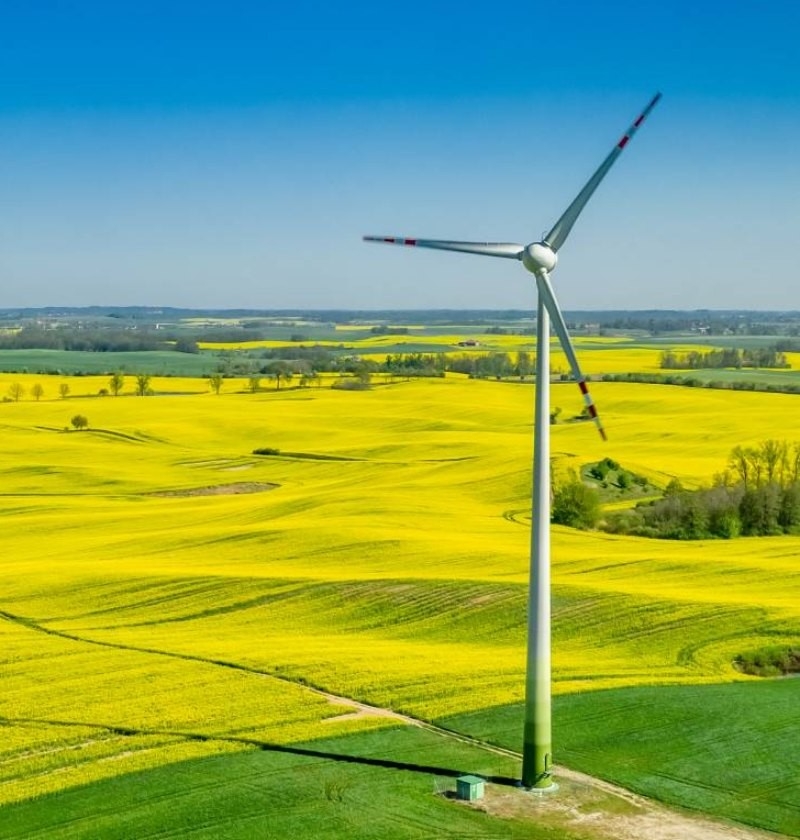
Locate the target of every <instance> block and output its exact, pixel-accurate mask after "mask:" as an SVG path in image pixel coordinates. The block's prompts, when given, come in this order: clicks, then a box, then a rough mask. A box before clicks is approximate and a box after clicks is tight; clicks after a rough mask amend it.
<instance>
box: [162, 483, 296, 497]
mask: <svg viewBox="0 0 800 840" xmlns="http://www.w3.org/2000/svg"><path fill="white" fill-rule="evenodd" d="M276 487H280V485H279V484H270V483H267V482H260V481H240V482H238V483H236V484H214V485H212V486H210V487H187V488H185V489H183V490H156V491H155V492H153V493H148V494H147V495H148V496H234V495H237V494H239V493H266V492H267V490H274V489H275V488H276Z"/></svg>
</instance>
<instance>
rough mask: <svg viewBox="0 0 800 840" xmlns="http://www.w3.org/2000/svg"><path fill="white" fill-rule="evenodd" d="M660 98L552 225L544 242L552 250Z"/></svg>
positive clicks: (627, 132)
mask: <svg viewBox="0 0 800 840" xmlns="http://www.w3.org/2000/svg"><path fill="white" fill-rule="evenodd" d="M659 99H661V94H660V93H657V94H656V95H655V96H654V97H653V98H652V99H651V100H650V102H649V103H648V104H647V107H646V108H645V109H644V111H642V113H641V114H639V116H638V117H637V118H636V119H635V120H634V121H633V122H632V123H631V126H630V128H629V129H628V130H627V131H626V132H625V134H623V135H622V137H621V138H620V140H619V142H618V143H617V145H616V146H614V148H613V149H612V150H611V153H610V154H609V155H608V157H607V158H606V159H605V160H604V161H603V162H602V163H601V164H600V166H599V167H598V169H597V171H596V172H595V173H594V175H592V177H591V178H589V180H588V181H587V182H586V186H585V187H584V188H583V189H582V190H581V191H580V192H579V193H578V195H577V196H576V197H575V200H574V201H573V202H572V204H570V206H569V207H567V209H566V210H565V211H564V214H563V215H562V216H561V218H560V219H559V220H558V221H557V222H556V223H555V224H554V225H553V229H552V230H551V231H550V233H548V234H547V236H546V237H545V242H546V243H547V244H548V245H549V246H550V247H551V248H552V249H553V250H554V251H558V249H559V248H560V247H561V246H562V245H563V244H564V242H565V240H566V238H567V236H569V232H570V231H571V230H572V226H573V225H574V224H575V221H576V220H577V218H578V216H580V214H581V210H583V208H584V207H585V206H586V202H587V201H588V200H589V199H590V198H591V197H592V193H594V191H595V190H596V189H597V187H598V185H599V183H600V182H601V181H602V180H603V178H605V177H606V174H607V172H608V170H609V169H611V167H612V166H613V164H614V161H615V160H616V159H617V158H618V157H619V156H620V155H621V154H622V150H623V149H624V148H625V146H627V145H628V141H629V140H630V139H631V138H632V137H633V135H634V134H636V132H637V131H638V130H639V127H640V126H641V124H642V123H643V122H644V121H645V118H646V117H647V115H648V114H649V113H650V112H651V111H652V110H653V108H655V106H656V103H657V102H658V100H659Z"/></svg>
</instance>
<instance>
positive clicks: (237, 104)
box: [0, 0, 800, 309]
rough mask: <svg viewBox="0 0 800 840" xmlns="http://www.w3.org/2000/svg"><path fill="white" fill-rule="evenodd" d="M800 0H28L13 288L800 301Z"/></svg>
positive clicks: (8, 268)
mask: <svg viewBox="0 0 800 840" xmlns="http://www.w3.org/2000/svg"><path fill="white" fill-rule="evenodd" d="M799 34H800V3H797V2H795V1H794V0H776V2H773V3H771V4H761V3H755V2H746V1H745V0H730V2H725V3H722V2H716V0H712V1H711V2H704V3H701V4H696V3H688V2H664V3H661V4H658V6H657V7H655V6H654V7H653V8H650V4H644V3H632V2H613V0H612V1H611V2H602V3H601V2H596V3H595V2H592V3H587V2H577V3H570V4H556V3H552V2H549V3H546V4H545V3H537V2H528V3H517V2H510V3H498V4H494V5H491V6H490V5H486V6H485V7H483V8H479V7H474V8H473V7H469V6H466V5H464V4H461V3H459V4H456V3H437V2H433V1H432V2H427V3H424V4H423V3H417V2H411V3H406V4H405V5H403V6H402V7H398V6H385V5H382V4H369V5H368V4H360V3H343V4H331V3H325V4H323V3H312V2H299V3H297V2H296V3H292V4H281V5H278V4H274V5H273V4H272V3H243V2H238V1H237V0H230V2H226V3H222V2H216V1H215V2H202V0H198V2H195V3H192V4H189V3H182V2H172V3H170V2H163V3H151V2H138V3H135V4H134V3H128V2H126V1H123V2H114V3H94V2H80V0H76V1H75V2H70V3H67V2H37V0H29V2H20V0H5V2H4V3H3V4H2V5H1V6H0V195H2V197H3V202H2V212H0V279H2V285H1V286H0V289H1V290H2V291H1V292H0V307H8V306H24V305H25V306H40V305H83V304H108V305H127V304H149V305H173V306H196V307H244V306H247V307H257V308H293V307H297V308H329V307H341V308H364V309H370V308H429V307H448V308H450V307H464V308H477V307H493V308H494V307H496V308H526V307H529V306H533V305H534V303H535V293H534V286H533V282H532V277H531V276H530V275H528V274H527V273H526V272H525V271H524V269H523V268H522V266H521V265H518V264H516V263H513V262H510V261H506V260H492V259H487V258H481V257H470V256H462V255H455V254H443V253H438V252H425V251H414V250H411V249H400V248H391V247H381V246H370V245H366V244H363V243H362V242H361V235H362V234H365V233H373V234H397V235H407V236H419V237H426V236H427V237H438V238H452V239H479V240H483V239H489V240H495V239H499V240H511V241H520V242H523V243H524V242H528V241H531V240H534V239H537V238H539V237H540V236H541V234H542V232H543V231H545V230H546V229H548V228H549V227H550V226H551V225H552V223H553V222H554V221H555V219H556V218H557V217H558V216H559V215H560V213H561V211H562V210H563V209H564V207H565V206H566V205H567V204H568V203H569V201H570V200H571V199H572V198H573V196H574V194H575V193H576V192H577V191H578V190H579V189H580V187H581V186H582V184H583V182H584V181H585V180H586V178H588V176H589V175H590V174H591V172H592V171H593V170H594V168H595V167H596V166H597V165H598V164H599V162H600V161H601V160H602V158H603V157H604V156H605V155H606V154H607V152H608V151H609V150H610V148H611V147H612V145H613V144H614V143H615V142H616V140H617V139H618V137H619V135H620V134H621V132H622V131H623V130H624V129H625V128H626V127H627V125H628V124H629V123H630V121H631V120H632V119H633V118H634V117H635V116H636V114H637V112H638V111H639V109H640V108H641V107H642V106H643V105H644V104H645V103H646V102H647V100H648V99H649V98H650V96H651V95H652V93H653V92H654V91H655V90H662V91H663V93H664V98H663V100H662V102H661V103H660V104H659V106H658V107H657V108H656V110H655V111H654V112H653V113H652V115H651V117H650V119H649V120H648V122H647V123H646V124H645V126H644V127H643V129H642V131H641V132H640V133H639V134H638V135H637V137H636V139H635V141H634V142H633V143H631V144H630V146H629V147H628V148H627V149H626V151H625V153H624V155H622V157H621V158H620V160H619V161H618V162H617V164H616V165H615V167H614V169H613V170H612V172H611V174H610V175H609V176H608V178H607V180H606V181H605V182H604V183H603V184H602V186H601V187H600V188H599V190H598V192H597V193H596V194H595V196H594V198H593V199H592V202H591V203H590V204H589V206H588V207H587V209H586V211H585V213H584V215H583V216H582V217H581V219H580V220H579V222H578V223H577V225H576V226H575V229H574V230H573V232H572V235H571V237H570V240H569V242H568V243H567V245H566V246H565V247H564V249H563V250H562V252H561V255H560V263H559V266H558V270H557V271H556V273H555V274H554V283H555V285H556V289H557V293H558V295H559V298H560V301H561V303H562V306H563V307H564V308H567V309H576V308H587V309H614V308H681V309H684V308H701V307H708V308H761V309H800V293H798V287H799V285H800V284H798V282H797V281H798V276H797V256H796V253H797V245H796V243H797V241H798V232H800V156H798V151H797V150H798V149H800V56H799V55H798V50H800V47H799V46H798V43H799V42H798V35H799Z"/></svg>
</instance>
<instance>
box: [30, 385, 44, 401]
mask: <svg viewBox="0 0 800 840" xmlns="http://www.w3.org/2000/svg"><path fill="white" fill-rule="evenodd" d="M31 396H32V397H33V398H34V399H35V400H36V402H39V400H40V399H41V398H42V397H43V396H44V388H42V386H41V385H40V384H39V383H38V382H37V383H36V384H35V385H34V386H33V388H31Z"/></svg>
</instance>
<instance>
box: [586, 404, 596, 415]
mask: <svg viewBox="0 0 800 840" xmlns="http://www.w3.org/2000/svg"><path fill="white" fill-rule="evenodd" d="M587 408H588V409H589V416H590V417H592V418H596V417H597V409H596V408H595V407H594V403H592V405H589V406H587Z"/></svg>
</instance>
